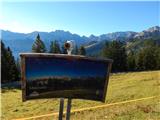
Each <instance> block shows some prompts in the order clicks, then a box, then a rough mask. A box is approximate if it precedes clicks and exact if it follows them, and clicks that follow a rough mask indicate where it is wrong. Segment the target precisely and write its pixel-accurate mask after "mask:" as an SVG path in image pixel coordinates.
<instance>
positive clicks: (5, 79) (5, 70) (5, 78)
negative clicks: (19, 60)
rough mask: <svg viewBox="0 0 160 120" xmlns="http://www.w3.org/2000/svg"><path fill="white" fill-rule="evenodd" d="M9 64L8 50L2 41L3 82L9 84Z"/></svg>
mask: <svg viewBox="0 0 160 120" xmlns="http://www.w3.org/2000/svg"><path fill="white" fill-rule="evenodd" d="M8 71H9V67H8V62H7V50H6V48H5V45H4V43H3V42H2V41H1V82H2V83H5V82H8V80H9V79H8V74H7V73H8Z"/></svg>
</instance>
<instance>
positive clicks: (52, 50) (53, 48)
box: [50, 40, 61, 54]
mask: <svg viewBox="0 0 160 120" xmlns="http://www.w3.org/2000/svg"><path fill="white" fill-rule="evenodd" d="M50 53H59V54H60V53H61V49H60V45H59V43H58V41H57V40H55V41H54V42H53V41H52V42H51V45H50Z"/></svg>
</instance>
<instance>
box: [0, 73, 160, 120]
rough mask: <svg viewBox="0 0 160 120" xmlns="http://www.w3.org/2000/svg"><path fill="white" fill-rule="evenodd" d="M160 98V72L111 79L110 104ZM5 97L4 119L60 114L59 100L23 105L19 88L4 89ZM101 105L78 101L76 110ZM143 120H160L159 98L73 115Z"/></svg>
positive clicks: (79, 119) (77, 119) (76, 118)
mask: <svg viewBox="0 0 160 120" xmlns="http://www.w3.org/2000/svg"><path fill="white" fill-rule="evenodd" d="M156 95H160V71H149V72H131V73H120V74H113V75H111V77H110V82H109V86H108V92H107V100H106V102H107V103H113V102H120V101H124V100H129V99H137V98H142V97H149V96H156ZM1 97H2V98H1V99H2V105H1V107H2V120H10V119H13V118H21V117H29V116H35V115H42V114H47V113H53V112H57V111H58V108H59V99H43V100H31V101H27V102H24V103H23V102H22V100H21V99H22V98H21V91H20V90H18V89H10V90H7V89H5V90H4V89H3V90H2V94H1ZM65 103H66V102H65ZM100 104H104V103H101V102H95V101H89V100H78V99H74V100H73V103H72V109H78V108H84V107H90V106H95V105H100ZM65 106H66V104H65ZM53 118H54V117H45V118H40V120H51V119H53ZM55 119H57V118H55ZM143 119H145V120H158V119H160V101H159V99H158V98H156V99H151V100H145V101H139V102H135V103H127V104H123V105H116V106H110V107H107V108H103V109H97V110H90V111H84V112H79V113H74V114H72V115H71V120H143Z"/></svg>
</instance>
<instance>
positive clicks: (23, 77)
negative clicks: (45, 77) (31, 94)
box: [20, 53, 113, 102]
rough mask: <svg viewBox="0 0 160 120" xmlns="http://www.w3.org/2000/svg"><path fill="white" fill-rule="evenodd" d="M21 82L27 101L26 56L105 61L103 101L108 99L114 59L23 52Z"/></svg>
mask: <svg viewBox="0 0 160 120" xmlns="http://www.w3.org/2000/svg"><path fill="white" fill-rule="evenodd" d="M20 57H21V82H22V100H23V101H26V76H25V72H26V71H25V58H26V57H57V58H58V57H59V58H67V59H84V60H85V59H86V60H91V61H103V62H107V63H108V70H107V75H106V81H105V85H104V93H103V98H102V102H105V100H106V94H107V87H108V81H109V73H110V71H111V66H112V62H113V60H111V59H97V58H91V57H86V56H80V55H67V54H50V53H21V54H20Z"/></svg>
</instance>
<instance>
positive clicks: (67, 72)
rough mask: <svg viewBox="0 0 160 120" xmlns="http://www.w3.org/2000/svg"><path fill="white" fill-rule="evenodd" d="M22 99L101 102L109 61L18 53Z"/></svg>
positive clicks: (105, 86)
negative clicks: (19, 54)
mask: <svg viewBox="0 0 160 120" xmlns="http://www.w3.org/2000/svg"><path fill="white" fill-rule="evenodd" d="M21 63H22V64H21V66H22V83H23V84H22V92H23V100H24V101H25V100H27V99H38V98H60V97H62V98H79V99H90V100H98V101H104V99H105V96H106V89H107V85H108V78H109V72H110V66H111V60H99V59H93V58H88V57H83V56H75V55H74V56H73V55H72V56H68V55H56V54H36V53H35V54H33V53H32V54H31V53H30V54H21Z"/></svg>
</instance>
